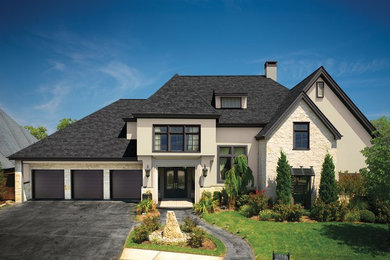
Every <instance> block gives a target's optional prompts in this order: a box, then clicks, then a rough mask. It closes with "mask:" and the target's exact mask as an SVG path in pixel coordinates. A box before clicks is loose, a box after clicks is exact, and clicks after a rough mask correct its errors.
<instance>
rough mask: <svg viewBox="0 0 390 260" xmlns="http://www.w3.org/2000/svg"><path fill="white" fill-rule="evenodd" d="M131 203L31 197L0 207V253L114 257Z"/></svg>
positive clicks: (118, 251) (127, 222)
mask: <svg viewBox="0 0 390 260" xmlns="http://www.w3.org/2000/svg"><path fill="white" fill-rule="evenodd" d="M134 205H135V204H134V203H125V202H119V201H29V202H26V203H23V204H21V205H16V206H12V207H7V208H3V209H0V259H118V258H119V257H120V255H121V252H122V249H123V244H124V242H125V240H126V237H127V235H128V233H129V230H130V228H131V226H132V225H133V218H134V215H135V213H134V210H135V209H134Z"/></svg>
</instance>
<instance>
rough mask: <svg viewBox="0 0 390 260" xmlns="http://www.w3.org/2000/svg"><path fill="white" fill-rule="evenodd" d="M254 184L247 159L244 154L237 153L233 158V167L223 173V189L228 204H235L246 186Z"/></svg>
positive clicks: (245, 189) (244, 191)
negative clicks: (227, 198) (226, 195)
mask: <svg viewBox="0 0 390 260" xmlns="http://www.w3.org/2000/svg"><path fill="white" fill-rule="evenodd" d="M249 184H251V186H252V187H253V185H254V178H253V174H252V170H251V168H249V165H248V159H247V157H246V156H245V155H239V156H238V157H236V158H235V159H234V165H233V167H232V168H231V169H230V170H229V171H228V172H227V173H226V175H225V189H226V192H227V194H228V197H229V206H230V207H232V206H234V205H235V204H236V199H237V197H238V196H239V195H241V194H243V193H246V191H247V186H248V185H249Z"/></svg>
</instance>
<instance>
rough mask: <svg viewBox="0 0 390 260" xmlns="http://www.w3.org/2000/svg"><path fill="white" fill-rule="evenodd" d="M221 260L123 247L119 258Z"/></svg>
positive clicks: (121, 259) (134, 259) (137, 259)
mask: <svg viewBox="0 0 390 260" xmlns="http://www.w3.org/2000/svg"><path fill="white" fill-rule="evenodd" d="M149 259H151V260H222V259H223V257H219V256H208V255H195V254H185V253H175V252H166V251H156V250H144V249H135V248H125V249H124V250H123V253H122V255H121V258H120V260H149Z"/></svg>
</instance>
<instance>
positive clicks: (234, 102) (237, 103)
mask: <svg viewBox="0 0 390 260" xmlns="http://www.w3.org/2000/svg"><path fill="white" fill-rule="evenodd" d="M221 108H241V97H221Z"/></svg>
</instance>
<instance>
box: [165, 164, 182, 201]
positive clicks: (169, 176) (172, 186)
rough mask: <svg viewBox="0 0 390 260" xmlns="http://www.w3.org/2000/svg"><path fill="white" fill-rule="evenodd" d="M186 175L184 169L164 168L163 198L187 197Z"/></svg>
mask: <svg viewBox="0 0 390 260" xmlns="http://www.w3.org/2000/svg"><path fill="white" fill-rule="evenodd" d="M186 178H187V174H186V170H185V169H184V168H165V172H164V183H165V185H164V197H166V198H186V197H187V179H186Z"/></svg>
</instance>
